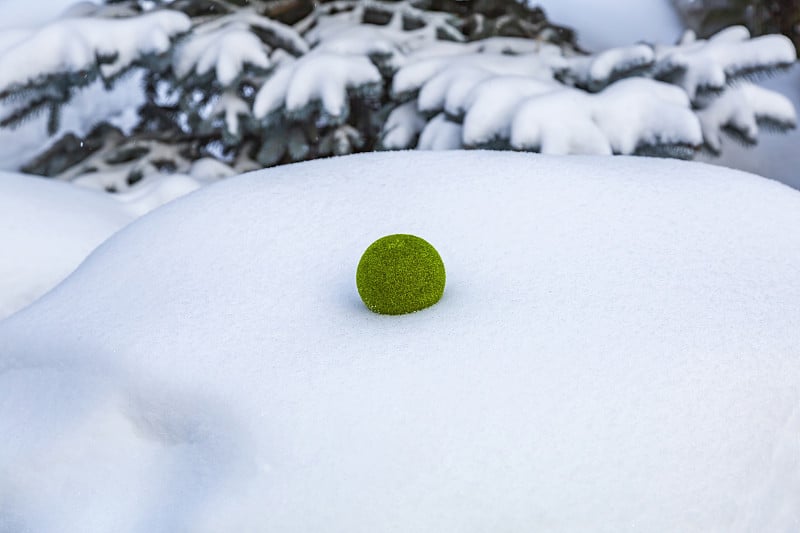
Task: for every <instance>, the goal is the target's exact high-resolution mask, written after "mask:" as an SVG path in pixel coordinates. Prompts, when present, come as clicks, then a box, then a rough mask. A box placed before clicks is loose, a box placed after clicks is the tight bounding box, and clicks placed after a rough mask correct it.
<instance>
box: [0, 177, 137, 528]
mask: <svg viewBox="0 0 800 533" xmlns="http://www.w3.org/2000/svg"><path fill="white" fill-rule="evenodd" d="M133 218H134V216H133V215H132V214H128V213H127V212H126V211H124V210H123V209H120V204H119V203H118V202H116V201H115V200H114V199H113V198H112V197H111V196H109V195H107V194H103V193H98V192H95V191H87V190H84V189H80V188H78V187H75V186H74V185H68V184H65V183H60V182H56V181H53V180H47V179H42V178H37V177H32V176H25V175H22V174H11V173H6V172H3V173H0V246H2V252H0V319H2V318H4V317H6V316H8V315H10V314H11V313H13V312H15V311H17V310H18V309H21V308H22V307H24V306H25V305H27V304H29V303H30V302H32V301H34V300H35V299H36V298H38V297H39V296H41V295H42V294H44V293H45V292H47V291H48V290H50V289H51V288H52V287H54V286H55V285H57V284H58V283H59V282H60V281H61V280H63V279H64V278H65V277H66V276H67V275H68V274H69V273H70V272H72V271H73V270H74V269H75V267H77V266H78V264H80V262H81V261H83V259H84V258H85V257H86V256H87V255H89V253H90V252H91V251H92V250H94V249H95V248H96V247H97V245H98V244H100V243H101V242H103V241H104V240H106V239H107V238H108V236H109V235H111V234H112V233H114V232H115V231H117V230H118V229H119V228H121V227H122V226H124V225H125V224H127V223H128V222H130V221H131V220H133ZM0 523H2V521H0Z"/></svg>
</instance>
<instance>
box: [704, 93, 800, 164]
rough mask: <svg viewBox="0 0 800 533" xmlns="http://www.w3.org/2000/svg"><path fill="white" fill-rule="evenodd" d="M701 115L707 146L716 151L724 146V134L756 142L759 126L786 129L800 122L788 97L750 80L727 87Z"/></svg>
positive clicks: (744, 141)
mask: <svg viewBox="0 0 800 533" xmlns="http://www.w3.org/2000/svg"><path fill="white" fill-rule="evenodd" d="M697 115H698V116H699V117H700V124H701V125H702V127H703V138H704V140H705V147H706V148H707V149H708V150H710V151H711V152H712V153H714V154H718V153H720V151H721V149H722V134H723V133H725V134H728V135H729V136H731V137H733V138H734V139H736V140H737V141H739V142H742V143H744V144H749V145H752V144H756V142H757V141H758V133H759V127H761V128H765V129H772V130H776V131H786V130H789V129H793V128H794V127H795V126H796V124H797V115H796V113H795V109H794V106H793V105H792V102H791V101H790V100H789V99H788V98H786V97H785V96H783V95H782V94H780V93H776V92H774V91H770V90H767V89H763V88H761V87H758V86H756V85H752V84H749V83H745V84H740V85H737V86H736V87H732V88H729V89H727V90H726V91H725V92H724V93H723V94H722V96H720V97H719V98H717V99H716V100H714V101H713V102H712V103H711V104H710V105H709V106H708V107H707V108H705V109H702V110H700V111H698V112H697Z"/></svg>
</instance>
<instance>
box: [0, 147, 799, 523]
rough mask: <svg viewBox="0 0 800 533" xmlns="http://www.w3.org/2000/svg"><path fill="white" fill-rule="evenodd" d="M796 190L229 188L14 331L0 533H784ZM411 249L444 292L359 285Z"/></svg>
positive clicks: (646, 174)
mask: <svg viewBox="0 0 800 533" xmlns="http://www.w3.org/2000/svg"><path fill="white" fill-rule="evenodd" d="M798 228H800V194H799V193H797V192H796V191H794V190H792V189H790V188H788V187H785V186H782V185H779V184H777V183H775V182H771V181H768V180H766V179H761V178H757V177H755V176H752V175H749V174H745V173H741V172H736V171H729V170H725V169H721V168H717V167H711V166H706V165H703V164H697V163H685V162H679V161H664V160H649V159H643V158H625V157H619V158H602V157H571V158H558V157H547V156H537V155H532V154H517V153H502V152H442V153H425V152H406V153H387V154H368V155H360V156H352V157H346V158H338V159H330V160H320V161H314V162H309V163H302V164H297V165H292V166H284V167H278V168H275V169H271V170H265V171H259V172H255V173H252V174H249V175H245V176H242V177H239V178H233V179H229V180H225V181H223V182H221V183H218V184H215V185H212V186H209V187H207V188H204V189H202V190H200V191H198V192H197V193H195V194H193V195H191V196H189V197H187V198H185V199H182V200H179V201H176V202H173V203H171V204H169V205H167V206H165V207H162V208H160V209H158V210H156V211H154V212H152V213H150V214H148V215H146V216H144V217H142V218H141V219H139V220H138V221H136V222H134V223H133V224H131V225H129V226H128V227H126V228H125V229H124V230H122V231H121V232H119V233H118V234H116V235H115V236H114V237H113V238H112V239H110V240H109V241H107V242H106V243H105V244H103V245H102V246H101V247H100V248H99V249H98V250H97V251H96V252H95V253H94V254H93V255H92V256H91V257H90V258H89V259H88V260H87V261H86V262H85V263H84V264H83V265H82V266H81V267H80V268H79V269H78V270H77V271H76V272H75V273H74V274H73V275H72V276H71V277H70V278H69V279H67V280H66V281H65V282H64V283H62V284H61V285H60V286H59V287H58V288H56V289H55V290H54V291H52V292H51V293H50V294H48V295H47V296H45V297H44V298H42V299H41V300H39V301H38V302H37V303H36V304H34V305H32V306H30V307H28V308H27V309H26V310H24V311H22V312H20V313H18V314H16V315H14V316H13V317H11V318H9V319H7V320H5V321H3V322H0V434H2V435H3V436H4V438H3V439H0V524H3V525H4V526H5V528H6V529H7V530H11V531H37V532H48V531H52V532H56V531H58V532H65V531H73V532H81V533H87V532H93V531H98V532H99V531H119V532H139V531H141V532H148V533H153V532H167V531H193V532H212V531H270V532H292V531H297V532H308V531H328V532H348V533H352V532H367V531H368V532H371V533H374V532H393V531H398V532H399V531H403V532H408V531H414V532H426V531H431V532H433V531H437V532H440V531H458V532H478V531H507V532H512V531H520V532H522V531H525V532H527V531H532V530H537V531H541V530H547V531H587V530H591V531H608V532H612V531H613V532H621V531H649V532H659V531H664V532H666V531H729V532H736V531H752V530H761V531H779V530H781V531H787V530H792V529H795V528H796V527H797V525H798V522H799V521H800V444H799V443H798V438H797V436H798V432H800V379H798V377H800V358H798V356H797V353H798V352H797V347H798V346H799V345H800V318H798V317H799V316H800V315H798V313H797V302H798V301H800V276H798V272H799V271H800V229H798ZM400 232H403V233H412V234H416V235H419V236H421V237H423V238H425V239H426V240H428V241H429V242H430V243H431V244H433V245H434V246H436V248H437V249H438V250H439V252H440V253H441V255H442V258H443V260H444V263H445V267H446V269H447V275H448V285H447V287H446V289H445V294H444V297H443V299H442V300H441V301H440V302H439V303H438V304H436V305H435V306H433V307H431V308H429V309H427V310H424V311H422V312H419V313H414V314H411V315H407V316H401V317H388V316H379V315H376V314H373V313H371V312H370V311H368V310H367V309H366V308H365V307H364V306H363V305H362V304H361V302H360V300H359V298H358V294H357V292H356V289H355V282H354V277H355V267H356V264H357V261H358V259H359V257H360V256H361V253H362V252H363V251H364V249H365V248H366V247H367V246H368V245H369V244H370V243H371V242H372V241H373V240H375V239H376V238H377V237H380V236H383V235H387V234H391V233H400Z"/></svg>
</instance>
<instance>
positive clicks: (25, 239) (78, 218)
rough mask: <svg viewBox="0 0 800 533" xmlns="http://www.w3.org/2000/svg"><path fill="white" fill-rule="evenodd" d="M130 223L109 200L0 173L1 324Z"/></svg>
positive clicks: (57, 184) (69, 187)
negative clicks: (2, 320) (3, 319)
mask: <svg viewBox="0 0 800 533" xmlns="http://www.w3.org/2000/svg"><path fill="white" fill-rule="evenodd" d="M134 218H135V217H134V216H133V214H132V213H128V212H127V211H125V210H124V209H122V208H121V204H120V203H119V202H117V201H115V200H114V199H113V198H112V197H111V196H109V195H107V194H104V193H98V192H95V191H88V190H84V189H80V188H78V187H75V186H74V185H68V184H66V183H60V182H55V181H52V180H46V179H42V178H37V177H33V176H26V175H23V174H11V173H8V172H3V173H0V247H1V248H2V252H0V319H2V318H5V317H6V316H8V315H10V314H11V313H13V312H14V311H16V310H18V309H20V308H22V307H24V306H25V305H27V304H29V303H30V302H32V301H33V300H35V299H36V298H38V297H39V296H41V295H42V294H44V293H45V292H47V291H48V290H49V289H51V288H52V287H54V286H55V285H56V284H58V283H59V282H60V281H61V280H63V279H64V278H65V277H66V276H67V275H68V274H69V273H70V272H72V270H74V269H75V267H77V266H78V265H79V264H80V262H81V261H83V259H84V258H85V257H86V256H87V255H89V253H90V252H91V251H92V250H94V248H96V247H97V245H98V244H100V243H101V242H103V241H104V240H106V239H107V238H108V237H109V236H110V235H111V234H112V233H114V232H115V231H117V230H118V229H119V228H121V227H122V226H124V225H125V224H127V223H128V222H130V221H131V220H133V219H134Z"/></svg>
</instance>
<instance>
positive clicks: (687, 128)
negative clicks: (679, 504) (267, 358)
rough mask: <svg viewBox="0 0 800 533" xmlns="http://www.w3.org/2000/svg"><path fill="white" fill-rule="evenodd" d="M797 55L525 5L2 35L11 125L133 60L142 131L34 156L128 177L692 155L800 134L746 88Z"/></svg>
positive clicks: (231, 16)
mask: <svg viewBox="0 0 800 533" xmlns="http://www.w3.org/2000/svg"><path fill="white" fill-rule="evenodd" d="M795 56H796V51H795V49H794V46H793V45H792V43H791V42H790V41H789V40H788V39H787V38H785V37H782V36H778V35H768V36H763V37H756V38H751V36H750V34H749V32H748V30H746V29H745V28H744V27H738V26H737V27H731V28H727V29H725V30H723V31H721V32H719V33H718V34H716V35H714V36H712V37H711V38H709V39H706V40H700V39H697V38H696V37H695V36H694V35H693V34H692V33H687V34H686V35H685V36H684V37H683V38H682V39H681V40H680V42H678V43H676V44H673V45H668V44H650V43H638V44H632V45H630V46H627V47H621V48H614V49H610V50H600V51H597V52H594V53H589V52H586V51H584V50H581V49H580V48H579V47H578V46H577V44H576V41H575V35H574V33H573V32H572V31H571V30H570V29H569V28H564V27H560V26H557V25H555V24H553V23H551V22H550V21H549V20H548V19H547V18H546V17H545V14H544V12H543V11H542V10H541V9H539V8H536V7H526V6H525V5H523V4H520V3H517V2H515V1H514V0H470V1H469V2H459V1H456V0H401V1H385V0H333V1H323V2H319V3H314V2H311V1H310V0H280V1H268V0H259V1H249V2H244V3H242V2H238V1H233V0H203V1H199V0H175V1H168V0H159V1H155V0H122V1H114V2H107V4H106V5H102V6H97V5H94V4H89V3H84V4H80V5H77V6H76V7H75V8H74V9H72V10H71V12H69V13H68V15H67V16H65V17H64V18H62V19H59V20H56V21H55V22H53V23H51V24H49V25H46V26H43V27H41V28H39V29H37V30H33V31H30V30H19V31H9V32H6V33H4V34H3V36H2V38H0V98H1V99H3V101H4V102H5V105H6V109H7V110H8V111H7V112H6V114H5V116H3V117H0V125H1V126H5V127H14V126H15V125H17V124H19V123H21V122H22V121H24V120H26V119H28V118H29V117H30V116H33V115H34V114H37V113H42V112H47V113H49V117H50V120H49V128H50V131H51V133H52V132H55V131H56V130H57V129H58V118H59V114H60V110H61V109H62V107H63V106H64V105H66V104H68V102H69V101H70V100H71V98H72V97H73V96H74V95H75V94H76V93H77V92H78V91H80V90H81V89H82V88H83V87H86V86H87V85H89V84H91V83H92V82H94V81H96V80H98V79H99V80H102V81H103V82H104V83H105V84H106V85H107V87H108V88H109V89H110V90H113V87H114V84H115V82H116V80H117V79H119V78H120V77H121V76H124V75H125V74H126V73H129V72H132V71H134V70H138V71H141V72H142V74H143V80H144V82H143V84H144V87H143V91H144V94H145V100H146V101H145V104H144V105H143V106H142V107H141V108H140V109H139V110H138V114H139V121H138V124H137V125H136V126H135V127H134V128H133V129H132V130H131V131H121V130H119V129H116V128H110V127H100V126H101V125H102V123H103V121H104V119H105V117H102V116H98V117H97V122H98V127H96V128H95V129H94V130H93V131H92V132H91V133H90V134H88V135H87V136H85V137H84V138H82V139H79V140H77V141H73V140H68V141H69V142H55V143H54V144H53V145H51V146H50V147H49V148H48V149H47V150H46V151H44V152H43V153H42V154H41V155H40V156H39V157H38V158H36V160H34V161H32V162H31V163H30V164H29V165H27V166H26V167H25V169H26V170H28V171H31V172H37V173H41V174H46V175H50V176H56V177H59V178H61V179H65V180H77V181H79V182H82V183H94V185H95V186H98V187H102V188H106V189H108V190H113V191H122V190H125V189H126V188H128V187H130V186H131V184H133V183H136V182H137V181H138V180H140V179H142V178H143V177H146V176H147V175H149V174H152V173H163V172H187V171H188V169H190V168H191V167H192V165H193V164H194V162H196V161H199V160H208V159H209V158H213V159H214V160H216V161H218V162H219V164H220V165H225V166H226V168H229V169H230V170H231V172H234V171H236V172H241V171H244V170H251V169H254V168H260V167H264V166H271V165H275V164H281V163H287V162H292V161H300V160H305V159H313V158H316V157H323V156H327V155H334V154H346V153H351V152H358V151H370V150H379V149H382V150H386V149H407V148H418V149H442V148H491V149H505V150H526V151H536V152H542V153H563V154H574V153H578V154H580V153H592V154H647V155H660V156H669V157H680V158H692V157H693V156H694V155H695V154H696V153H698V152H699V151H700V150H706V151H708V152H711V153H715V152H718V151H719V147H720V138H721V136H722V135H723V134H729V135H732V136H733V137H734V138H736V139H738V140H740V141H742V142H744V143H747V144H752V143H755V142H757V139H758V135H759V134H760V132H761V131H763V130H765V129H766V130H778V131H781V130H786V129H788V128H793V127H794V125H795V122H796V116H795V110H794V109H793V107H792V105H791V103H789V102H788V101H787V100H786V99H785V98H783V97H782V96H781V95H779V94H776V93H774V92H771V91H768V90H766V89H763V88H760V87H758V86H757V85H754V84H753V82H754V81H757V79H758V76H759V75H761V74H767V73H770V72H772V71H775V70H776V69H781V68H784V67H787V66H789V65H791V64H792V62H793V61H794V59H795ZM32 57H34V58H36V60H35V61H32V60H31V59H30V58H32ZM744 79H747V80H750V81H749V82H747V83H745V82H744V81H743V80H744ZM109 132H112V133H109ZM76 142H77V143H78V144H79V146H80V150H75V149H74V148H75V145H76ZM68 150H72V152H71V153H69V154H66V153H65V151H68Z"/></svg>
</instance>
